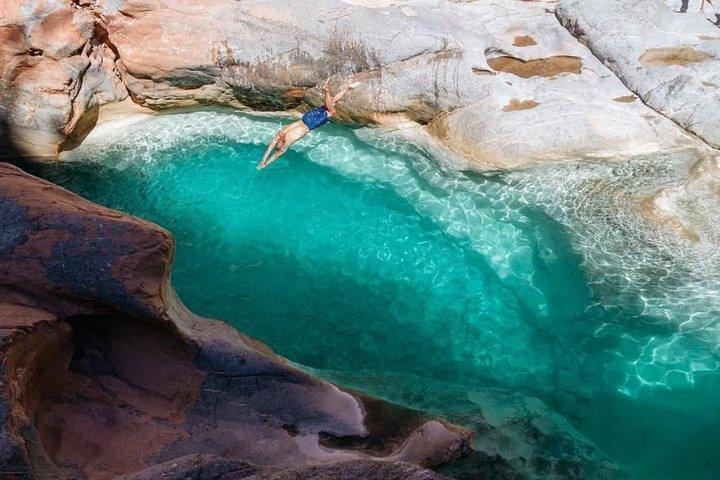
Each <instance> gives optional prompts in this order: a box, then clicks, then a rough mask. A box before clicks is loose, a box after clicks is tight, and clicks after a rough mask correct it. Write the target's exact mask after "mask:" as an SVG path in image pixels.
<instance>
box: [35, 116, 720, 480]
mask: <svg viewBox="0 0 720 480" xmlns="http://www.w3.org/2000/svg"><path fill="white" fill-rule="evenodd" d="M280 123H282V121H281V120H279V119H276V118H263V117H251V116H244V115H234V114H228V113H223V112H217V111H197V112H189V113H183V114H175V115H163V116H158V117H154V118H151V119H145V120H142V121H139V122H137V123H133V124H130V125H126V126H124V127H123V128H122V131H121V132H120V133H116V134H114V135H112V136H103V135H102V132H100V131H98V132H99V133H98V134H97V135H95V134H93V135H91V137H89V138H88V139H87V141H86V142H85V143H84V144H83V145H82V146H81V147H80V148H78V149H76V150H74V151H73V152H72V153H71V154H70V155H68V157H67V158H66V161H64V162H59V163H54V164H45V165H34V166H32V167H31V172H32V173H34V174H36V175H39V176H41V177H44V178H46V179H48V180H51V181H53V182H55V183H58V184H60V185H62V186H65V187H66V188H69V189H70V190H72V191H74V192H76V193H78V194H81V195H83V196H85V197H87V198H89V199H91V200H93V201H96V202H98V203H101V204H103V205H107V206H110V207H112V208H116V209H119V210H122V211H125V212H129V213H132V214H134V215H138V216H140V217H143V218H146V219H149V220H151V221H153V222H156V223H158V224H160V225H162V226H164V227H165V228H167V229H168V230H170V231H171V232H172V233H173V235H174V236H175V238H176V241H177V253H176V261H175V266H174V270H173V283H174V285H175V288H176V289H177V291H178V293H179V294H180V296H181V298H182V299H183V300H184V301H185V303H186V304H187V305H188V306H189V307H190V308H191V309H192V310H194V311H195V312H196V313H198V314H201V315H204V316H209V317H214V318H219V319H223V320H225V321H227V322H229V323H231V324H232V325H234V326H235V327H237V328H238V329H239V330H241V331H243V332H245V333H247V334H248V335H250V336H253V337H256V338H258V339H260V340H262V341H264V342H266V343H267V344H269V345H270V346H271V347H272V348H273V349H274V350H275V351H277V352H278V353H280V354H282V355H284V356H285V357H287V358H289V359H290V360H292V361H293V362H295V363H296V364H298V365H299V366H301V367H302V368H304V369H306V370H308V371H311V372H312V373H314V374H316V375H319V376H321V377H323V378H326V379H329V380H332V381H334V382H336V383H339V384H341V385H345V386H348V387H351V388H355V389H358V390H361V391H364V392H367V393H370V394H373V395H377V396H380V397H383V398H386V399H388V400H390V401H394V402H397V403H401V404H404V405H407V406H410V407H414V408H418V409H422V410H425V411H429V412H433V413H438V414H441V415H444V416H446V417H447V418H449V419H451V420H453V421H455V422H458V423H461V424H465V425H468V426H471V427H475V428H476V429H479V430H480V433H479V434H478V435H477V438H476V440H475V442H476V444H475V447H476V450H477V451H478V452H479V453H476V454H473V455H471V456H470V457H469V458H467V459H465V460H463V461H461V462H459V463H457V464H455V465H452V466H450V467H446V468H445V469H444V470H443V471H444V472H445V473H447V474H449V475H452V476H454V477H457V478H475V477H474V474H475V473H476V472H477V471H479V469H480V468H481V467H479V466H478V465H479V464H481V463H483V462H484V463H485V464H486V463H487V461H486V459H487V455H494V454H496V453H497V454H500V455H501V456H502V457H503V458H504V460H502V462H508V463H509V464H511V465H512V466H514V467H515V468H517V469H519V470H520V471H521V472H523V473H525V474H526V475H528V476H536V477H542V478H552V477H556V478H614V476H615V475H616V473H617V472H616V471H615V470H614V467H613V466H612V465H610V462H614V464H615V465H617V466H619V468H621V469H622V470H623V471H625V472H626V473H627V474H628V475H629V476H630V477H631V478H638V479H640V478H655V479H659V478H662V479H677V478H693V479H711V478H718V476H720V460H718V458H717V451H718V449H719V448H720V395H719V394H720V375H719V374H718V360H719V358H720V357H719V355H718V348H717V346H718V339H719V337H720V334H719V333H718V326H719V324H720V292H719V291H718V287H717V285H718V284H719V283H718V281H719V280H720V254H719V253H718V251H717V248H716V247H715V246H713V245H712V244H710V243H708V242H705V241H704V240H703V238H700V239H699V240H696V241H689V240H688V239H686V238H684V237H683V236H682V235H680V234H679V233H673V232H671V231H668V230H666V229H665V228H663V227H659V226H657V225H655V224H654V223H652V222H650V221H649V220H647V219H646V218H645V217H644V216H643V215H642V214H641V209H640V208H639V207H638V205H639V204H640V201H639V199H640V198H641V197H642V196H643V195H647V194H648V193H650V192H653V191H654V190H656V189H657V188H659V187H661V186H666V185H673V184H674V182H676V181H678V179H680V178H681V177H682V176H683V175H684V174H685V173H686V172H687V170H688V168H689V166H688V164H687V163H688V162H687V161H686V159H682V158H671V157H668V158H646V159H640V160H637V161H635V162H632V163H627V164H623V165H606V164H577V165H562V166H538V167H535V168H532V169H529V170H526V171H520V172H513V173H504V174H498V175H480V174H477V173H472V172H469V171H463V170H462V169H455V168H452V167H451V165H449V164H447V160H446V159H444V158H442V156H438V155H432V154H430V153H428V152H427V151H426V150H425V149H422V148H419V147H416V146H413V144H411V143H408V142H406V141H404V140H403V139H402V137H403V135H401V134H400V133H399V132H395V133H393V132H380V131H376V130H372V129H364V128H363V129H354V130H353V129H348V128H344V127H340V126H337V125H332V126H329V127H326V128H324V129H323V130H320V131H318V132H315V133H314V134H313V135H312V136H311V137H309V138H308V139H306V140H304V141H303V142H301V144H299V145H298V148H296V149H295V150H293V151H290V152H289V153H288V154H287V155H286V156H285V157H283V158H282V159H281V160H279V161H278V162H277V163H276V164H274V165H272V166H271V167H269V168H268V169H266V170H265V171H263V172H257V171H256V170H255V164H256V163H257V161H258V159H259V158H260V157H261V155H262V152H263V151H264V143H265V142H266V141H267V140H268V139H269V138H270V137H271V136H272V134H273V132H274V131H275V130H276V129H277V128H278V126H279V125H280ZM608 459H609V460H608ZM498 462H500V460H498ZM482 468H485V467H482Z"/></svg>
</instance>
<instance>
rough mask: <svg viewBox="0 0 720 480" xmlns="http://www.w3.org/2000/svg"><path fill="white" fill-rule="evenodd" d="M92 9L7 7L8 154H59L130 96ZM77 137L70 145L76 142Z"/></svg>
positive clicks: (2, 34) (1, 129) (2, 137)
mask: <svg viewBox="0 0 720 480" xmlns="http://www.w3.org/2000/svg"><path fill="white" fill-rule="evenodd" d="M103 35H104V29H103V28H102V26H101V25H100V24H99V23H98V22H97V19H96V17H95V16H94V15H93V13H92V11H91V10H90V9H84V8H80V7H79V6H78V5H77V4H75V3H74V2H72V1H70V0H44V1H42V2H29V3H28V2H20V1H15V0H10V1H7V2H2V5H0V112H1V113H0V156H14V155H18V154H21V155H30V156H37V157H50V158H55V157H56V156H57V154H58V152H59V151H60V150H62V149H63V148H66V147H67V146H69V145H72V144H73V142H74V141H76V139H78V138H82V137H83V136H84V135H85V134H86V133H87V132H88V131H89V129H90V128H91V127H92V125H93V121H92V120H93V117H94V116H96V113H97V108H98V107H99V106H100V105H102V104H104V103H108V102H115V101H120V100H122V99H124V98H126V97H127V90H126V89H125V86H124V85H123V84H122V82H121V81H120V77H119V74H118V73H117V71H116V68H115V60H116V57H115V54H114V52H112V50H111V49H110V48H109V47H108V46H107V45H106V44H105V43H104V42H103V41H102V39H103ZM68 142H69V143H68Z"/></svg>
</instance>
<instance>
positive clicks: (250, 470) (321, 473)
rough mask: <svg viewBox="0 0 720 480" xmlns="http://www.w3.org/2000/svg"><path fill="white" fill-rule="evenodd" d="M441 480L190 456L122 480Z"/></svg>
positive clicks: (363, 465) (423, 473)
mask: <svg viewBox="0 0 720 480" xmlns="http://www.w3.org/2000/svg"><path fill="white" fill-rule="evenodd" d="M157 478H162V479H167V480H180V479H191V478H192V479H194V480H211V479H212V480H235V479H248V480H305V479H307V480H336V479H338V478H342V479H344V480H366V479H369V478H378V479H379V478H382V479H384V480H442V479H446V478H447V477H444V476H442V475H438V474H436V473H433V472H430V471H428V470H424V469H422V468H418V467H416V466H413V465H409V464H400V463H392V464H388V463H380V462H372V461H353V462H342V463H338V464H334V465H327V466H313V467H304V468H298V469H292V470H291V469H278V468H272V467H257V466H254V465H250V464H247V463H245V462H240V461H237V460H228V459H223V458H218V457H214V456H211V455H189V456H187V457H182V458H180V459H177V460H174V461H172V462H168V463H164V464H161V465H157V466H155V467H152V468H150V469H148V470H146V471H143V472H140V473H138V474H135V475H131V476H127V477H122V480H155V479H157Z"/></svg>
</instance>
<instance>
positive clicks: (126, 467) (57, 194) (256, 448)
mask: <svg viewBox="0 0 720 480" xmlns="http://www.w3.org/2000/svg"><path fill="white" fill-rule="evenodd" d="M0 202H2V208H1V209H0V223H1V224H2V226H3V228H2V230H0V324H1V326H2V343H1V344H0V361H2V367H3V368H2V370H3V376H2V384H1V386H0V400H2V407H3V409H2V429H1V430H0V441H1V442H2V447H3V448H2V449H1V450H0V453H1V454H2V458H0V466H1V468H2V469H3V470H4V471H6V472H7V471H11V472H16V474H17V476H18V478H25V477H27V476H33V477H34V478H60V477H63V476H65V477H73V478H76V477H87V478H109V477H112V476H115V475H126V474H132V473H133V472H138V471H141V470H144V469H147V468H151V467H153V466H154V465H158V464H161V463H163V462H170V463H169V464H168V465H169V466H168V465H165V466H161V467H157V468H156V470H152V472H155V471H158V472H166V473H167V475H166V478H185V477H184V475H185V473H182V472H187V471H188V469H190V466H187V465H186V464H187V463H188V462H190V463H192V465H193V467H192V468H195V469H196V470H197V472H200V473H197V475H201V474H202V475H206V476H207V475H210V474H209V473H207V472H210V471H215V470H217V469H220V470H222V469H225V468H226V467H227V468H229V469H230V470H227V469H226V471H232V472H234V473H233V475H235V476H234V477H232V478H245V477H242V476H237V475H239V473H237V472H239V470H238V469H240V470H242V471H244V472H251V473H252V472H260V473H262V475H263V476H262V478H278V479H281V478H326V477H327V478H332V477H333V475H336V474H342V475H343V476H344V477H343V478H370V477H373V476H374V475H375V476H376V477H378V476H383V475H385V474H386V472H387V478H428V479H431V478H440V477H439V476H437V475H434V474H432V473H430V472H428V471H426V470H423V469H421V468H419V467H417V466H409V465H406V464H401V463H398V462H399V461H407V462H413V463H414V464H415V465H424V466H429V465H437V464H440V463H444V462H448V461H452V460H454V459H456V458H458V457H460V456H462V455H464V454H465V453H467V452H468V451H469V446H468V441H469V438H470V432H469V431H467V430H464V429H461V428H459V427H456V426H453V425H450V424H448V423H445V422H442V421H439V420H430V419H427V418H426V417H424V416H423V415H421V414H419V413H417V412H413V411H410V410H407V409H403V408H401V407H394V406H389V405H387V404H384V403H383V402H380V401H377V400H373V399H369V398H363V397H361V396H358V395H353V394H350V393H348V392H345V391H343V390H340V389H338V388H337V387H335V386H333V385H331V384H329V383H326V382H322V381H319V380H317V379H315V378H313V377H311V376H310V375H308V374H306V373H303V372H300V371H299V370H297V369H295V368H294V367H292V366H290V365H289V364H288V363H287V362H286V361H285V360H284V359H282V358H280V357H278V356H276V355H275V354H274V353H273V352H272V351H271V350H270V349H268V348H267V347H266V346H264V345H262V344H260V343H259V342H256V341H255V340H252V339H250V338H248V337H245V336H243V335H242V334H240V333H238V332H237V331H235V330H233V329H232V328H231V327H229V326H228V325H226V324H224V323H221V322H217V321H213V320H207V319H204V318H200V317H197V316H195V315H193V314H192V313H191V312H189V311H188V310H187V309H185V308H184V307H183V305H182V304H181V303H180V302H179V300H178V299H177V298H176V297H175V294H174V292H173V290H172V288H171V287H170V285H169V282H168V276H169V270H170V264H171V261H172V257H173V250H174V246H173V241H172V238H171V236H170V234H169V233H168V232H166V231H165V230H162V229H161V228H159V227H157V226H155V225H152V224H150V223H148V222H145V221H142V220H139V219H136V218H131V217H129V216H126V215H123V214H120V213H118V212H114V211H112V210H109V209H106V208H103V207H100V206H97V205H94V204H92V203H91V202H88V201H85V200H83V199H81V198H80V197H77V196H75V195H73V194H71V193H69V192H67V191H65V190H63V189H61V188H60V187H56V186H54V185H52V184H49V183H47V182H44V181H42V180H39V179H37V178H34V177H31V176H30V175H27V174H25V173H24V172H22V171H21V170H19V169H17V168H15V167H12V166H10V165H8V164H0ZM196 454H204V455H208V457H207V458H208V460H207V462H205V460H203V459H205V458H206V457H192V460H187V458H190V457H188V455H191V456H192V455H196ZM181 457H183V458H185V460H177V461H175V459H179V458H181ZM198 458H199V459H200V460H198ZM178 462H180V463H182V464H183V465H186V466H183V467H182V468H180V469H179V470H181V471H178V469H177V468H176V467H177V463H178ZM183 462H185V463H183ZM243 462H247V464H245V463H243ZM338 462H345V463H338ZM228 465H229V466H228ZM243 465H244V466H243ZM221 467H222V468H221ZM266 467H272V468H270V469H267V468H266ZM178 468H179V467H178ZM313 468H315V469H316V471H317V472H319V473H318V474H317V476H315V477H313V475H314V474H313V473H309V472H313V471H315V470H313ZM157 469H160V470H157ZM222 471H225V470H222ZM172 472H176V473H177V475H175V473H172ZM178 472H179V473H178ZM203 472H204V473H203ZM333 472H334V473H333ZM353 472H354V473H353ZM374 472H377V473H374ZM403 472H405V473H403ZM260 473H258V475H259V474H260ZM266 473H267V475H266ZM253 474H254V473H253ZM405 474H407V475H408V476H406V477H403V475H405ZM140 475H141V476H140V477H139V478H157V477H142V475H143V474H140ZM146 475H154V474H146ZM193 475H195V474H193ZM323 475H324V477H323ZM363 475H364V476H363ZM202 478H204V477H202ZM213 478H215V477H213ZM220 478H226V477H220ZM227 478H230V477H227ZM250 478H255V477H250ZM258 478H259V477H258Z"/></svg>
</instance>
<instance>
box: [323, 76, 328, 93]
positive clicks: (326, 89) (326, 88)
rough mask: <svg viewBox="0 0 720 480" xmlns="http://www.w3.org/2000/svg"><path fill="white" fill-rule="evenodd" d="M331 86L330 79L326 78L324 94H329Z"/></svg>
mask: <svg viewBox="0 0 720 480" xmlns="http://www.w3.org/2000/svg"><path fill="white" fill-rule="evenodd" d="M329 85H330V77H328V78H326V79H325V83H323V86H322V89H323V92H327V91H329V90H330V86H329Z"/></svg>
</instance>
